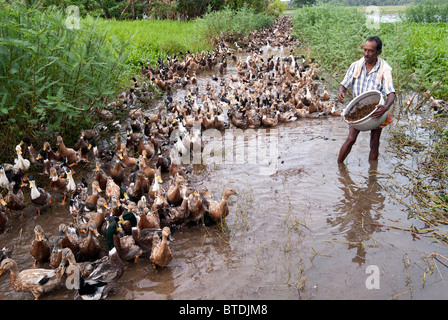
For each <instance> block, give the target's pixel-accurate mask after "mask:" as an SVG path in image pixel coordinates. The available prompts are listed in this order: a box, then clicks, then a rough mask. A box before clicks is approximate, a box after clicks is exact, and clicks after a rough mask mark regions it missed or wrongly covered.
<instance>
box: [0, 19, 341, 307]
mask: <svg viewBox="0 0 448 320" xmlns="http://www.w3.org/2000/svg"><path fill="white" fill-rule="evenodd" d="M297 45H298V44H297V43H296V40H295V39H294V38H293V36H292V23H291V21H290V20H289V19H288V18H287V17H284V18H280V19H277V20H276V21H275V22H274V23H273V25H272V26H271V27H269V28H265V29H260V30H257V31H253V32H251V33H250V34H249V35H248V36H246V37H244V38H243V39H242V40H240V41H233V40H231V41H229V40H228V39H227V41H226V39H221V41H220V42H219V44H218V45H217V46H216V48H215V50H213V51H203V52H198V53H190V52H186V53H182V52H180V53H178V54H176V55H173V56H168V57H167V60H166V61H161V60H160V61H159V62H158V64H157V66H151V64H150V63H149V62H147V63H146V64H145V63H142V68H141V74H140V75H138V76H137V77H135V78H133V80H134V85H133V86H132V88H130V89H129V90H127V91H126V92H124V93H122V94H120V95H119V96H118V98H117V100H116V101H114V102H112V103H110V104H109V105H108V106H107V108H106V109H105V110H102V111H101V115H102V116H103V117H104V118H105V119H106V120H108V119H110V118H111V113H113V110H114V109H115V108H119V107H120V108H122V109H123V108H125V109H127V110H129V117H128V118H127V119H126V120H125V121H124V122H125V128H126V130H125V131H126V139H124V138H123V139H122V137H121V134H120V133H118V134H117V135H116V136H115V137H114V144H115V145H114V147H113V148H110V149H101V147H100V144H101V143H99V142H100V141H99V137H100V135H99V133H98V130H97V129H89V130H82V131H81V133H80V139H79V141H78V142H77V143H76V144H75V145H73V146H66V145H65V143H64V140H63V137H62V136H58V137H57V143H56V144H57V151H54V150H53V149H52V147H51V145H50V143H48V142H46V143H44V145H43V146H42V148H34V146H33V144H32V142H31V141H30V139H28V138H23V139H22V141H20V143H19V144H18V145H17V147H16V151H17V158H16V159H14V162H13V163H10V164H3V165H2V166H1V167H0V187H1V188H3V190H7V194H6V195H5V196H4V197H3V196H2V197H1V199H0V229H1V231H2V232H8V231H9V230H10V226H9V224H8V216H9V215H11V214H13V213H15V212H16V213H18V214H21V215H22V216H23V211H24V210H25V209H26V207H29V206H31V207H33V208H35V210H36V214H37V215H41V214H45V212H48V211H49V210H48V209H47V208H48V207H50V206H52V205H64V207H63V208H65V207H67V222H66V223H65V224H61V225H59V228H58V230H45V231H44V228H43V227H42V226H40V225H36V226H35V228H34V233H35V239H34V241H33V242H32V243H31V245H30V250H29V252H30V256H32V257H33V259H34V268H32V269H26V270H22V271H19V267H18V265H17V263H16V262H15V261H14V259H13V248H12V247H11V248H4V249H3V250H2V251H1V252H0V253H1V257H0V259H1V269H0V274H1V273H3V272H5V271H6V270H9V271H10V274H11V278H10V285H11V287H12V289H14V290H15V291H28V292H32V293H33V294H34V297H35V298H36V299H38V298H39V296H40V295H41V294H43V293H45V292H49V291H53V290H54V289H55V288H60V287H61V286H62V285H63V282H64V280H63V279H64V277H65V278H69V277H72V278H70V279H73V281H72V282H71V283H72V284H73V287H71V288H70V289H74V290H75V291H76V294H75V298H77V297H78V296H81V297H82V298H83V299H104V298H106V297H107V296H108V294H109V293H110V292H113V291H114V290H116V289H117V287H118V286H119V285H118V280H119V279H120V278H121V276H122V275H123V273H124V272H125V269H126V267H125V264H124V263H123V261H136V260H137V259H139V257H141V256H142V255H147V256H149V259H148V260H149V263H151V264H153V266H154V268H163V267H166V266H168V265H169V263H170V261H171V260H172V258H173V254H172V252H171V250H170V246H169V244H170V240H171V241H172V240H173V235H172V234H173V232H175V231H176V230H178V228H180V227H188V226H189V225H193V226H194V225H200V224H203V225H207V226H208V225H210V224H213V223H216V222H217V221H221V220H222V219H225V217H226V216H227V215H228V214H229V207H228V205H227V200H228V198H229V197H230V196H232V195H233V196H237V193H236V191H235V190H234V189H233V188H227V189H226V190H224V191H223V194H222V198H221V199H217V200H214V199H211V197H210V194H209V193H208V191H207V188H204V187H202V188H200V189H199V190H197V189H196V188H195V187H194V186H193V185H192V184H191V175H192V174H193V170H192V169H191V167H189V166H184V165H182V164H181V163H179V162H178V161H175V160H174V159H176V157H175V155H178V154H181V153H182V152H183V151H184V150H185V149H186V148H191V146H192V144H193V143H194V140H195V139H200V138H201V137H200V132H199V135H198V134H197V132H196V131H194V130H192V127H193V124H194V123H200V125H201V129H202V130H206V129H210V128H214V129H217V130H220V131H222V130H226V129H229V128H241V129H246V128H263V127H273V126H276V125H277V124H278V123H281V122H289V121H295V120H297V119H300V118H316V117H319V118H320V117H325V116H329V115H333V116H337V115H340V111H339V112H338V110H336V108H335V102H334V101H331V100H330V96H329V94H328V92H327V91H326V90H325V88H323V90H321V89H320V83H319V81H318V80H319V79H318V71H317V68H316V66H315V64H314V63H313V61H308V60H307V59H305V58H304V57H303V56H295V55H294V54H293V50H291V51H290V52H289V53H288V54H287V55H286V56H285V57H280V56H279V55H277V54H276V52H279V50H278V49H279V48H291V47H293V46H297ZM284 50H285V49H284ZM287 50H289V49H287ZM243 55H246V56H247V57H246V58H244V59H243V58H242V56H243ZM230 60H232V61H233V62H230V63H231V64H233V65H236V73H235V74H231V73H230V72H228V65H227V62H228V61H230ZM200 73H203V74H205V75H207V74H210V75H211V76H210V77H207V80H206V82H205V83H203V86H202V87H201V88H202V89H201V90H200V86H199V82H200V81H204V78H205V77H202V78H201V79H198V78H197V75H198V74H200ZM136 78H139V79H142V80H139V81H137V79H136ZM152 87H157V88H158V89H159V90H161V91H162V92H163V93H164V95H163V102H162V104H161V106H160V107H158V108H157V110H156V112H154V111H149V109H150V102H151V101H152V100H153V96H152V95H153V91H154V90H151V88H152ZM179 88H182V89H183V90H185V92H186V94H185V95H184V97H183V98H182V99H179V100H177V99H175V98H174V97H173V93H175V90H177V89H179ZM202 91H203V92H202ZM198 121H199V122H198ZM121 123H123V121H121ZM174 132H176V135H175V139H173V133H174ZM26 151H27V152H26ZM25 152H26V154H25ZM92 164H94V165H93V166H92ZM32 165H33V166H32ZM36 167H38V168H40V172H37V171H36V170H30V168H36ZM78 168H82V170H83V171H82V172H83V173H84V170H86V168H92V170H93V172H92V173H91V174H90V175H89V177H91V179H90V180H91V181H87V180H89V177H81V180H80V181H75V178H74V174H75V170H76V171H77V170H78ZM89 170H90V169H89ZM42 176H43V177H48V179H49V180H50V182H49V184H48V185H45V187H43V186H39V185H38V183H36V177H42ZM162 179H163V180H165V181H167V180H168V181H169V182H168V183H165V184H163V180H162ZM38 180H39V179H38ZM25 188H29V198H30V201H28V199H27V198H28V196H27V197H25V196H24V192H23V190H24V189H25ZM26 194H27V195H28V193H26ZM45 232H50V233H52V234H57V236H54V237H52V238H51V239H49V237H47V236H46V234H45ZM104 245H107V248H108V250H109V251H108V253H106V252H104V250H103V249H102V248H103V247H104ZM39 264H45V266H49V268H38V265H39ZM73 269H76V270H77V272H73ZM69 270H71V272H69ZM73 277H74V278H73ZM75 284H76V285H75Z"/></svg>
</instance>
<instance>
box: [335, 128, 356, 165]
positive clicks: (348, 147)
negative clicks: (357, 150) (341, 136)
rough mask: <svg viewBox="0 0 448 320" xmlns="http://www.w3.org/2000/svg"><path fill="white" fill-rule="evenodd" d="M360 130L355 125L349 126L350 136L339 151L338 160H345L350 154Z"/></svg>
mask: <svg viewBox="0 0 448 320" xmlns="http://www.w3.org/2000/svg"><path fill="white" fill-rule="evenodd" d="M359 132H360V131H359V130H358V129H355V128H353V127H349V132H348V137H347V139H346V140H345V142H344V144H343V145H342V147H341V150H340V151H339V157H338V162H339V163H340V162H343V161H344V160H345V158H346V157H347V156H348V154H349V153H350V151H351V150H352V147H353V145H354V144H355V142H356V139H357V138H358V134H359Z"/></svg>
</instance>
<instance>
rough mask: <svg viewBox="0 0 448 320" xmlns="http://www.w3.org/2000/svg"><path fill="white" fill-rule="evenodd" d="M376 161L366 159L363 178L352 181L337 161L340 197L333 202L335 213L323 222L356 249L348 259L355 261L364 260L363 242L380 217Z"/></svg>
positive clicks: (345, 167) (344, 167) (344, 168)
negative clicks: (367, 166) (367, 165)
mask: <svg viewBox="0 0 448 320" xmlns="http://www.w3.org/2000/svg"><path fill="white" fill-rule="evenodd" d="M377 167H378V161H370V167H369V170H368V176H367V177H365V182H360V183H356V182H354V181H353V179H352V178H351V176H350V173H349V171H348V169H347V166H346V165H345V164H340V165H339V177H338V179H339V181H340V183H341V186H340V190H341V191H342V197H341V200H340V202H339V203H338V204H337V205H336V206H335V212H336V214H338V216H336V217H331V218H329V219H327V222H328V223H329V224H330V225H332V226H334V227H336V228H337V229H338V230H339V231H340V233H341V234H344V236H345V238H346V240H347V243H348V249H349V250H351V249H356V254H355V256H354V257H353V259H352V261H353V262H356V263H358V264H359V265H362V264H364V262H365V260H366V250H365V245H364V242H365V241H367V240H369V239H370V238H371V235H372V234H373V232H375V231H378V227H377V226H376V225H375V224H374V223H375V222H376V221H378V219H380V218H381V211H382V209H383V208H384V200H385V196H384V195H383V192H382V191H383V190H382V187H381V186H380V185H379V184H378V181H377V175H378V171H377Z"/></svg>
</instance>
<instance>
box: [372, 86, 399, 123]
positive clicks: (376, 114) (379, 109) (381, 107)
mask: <svg viewBox="0 0 448 320" xmlns="http://www.w3.org/2000/svg"><path fill="white" fill-rule="evenodd" d="M394 100H395V92H391V93H389V94H388V95H387V100H386V103H385V104H384V105H382V104H379V105H377V106H376V107H377V109H376V111H375V112H374V113H373V114H372V118H373V119H375V120H378V119H380V118H381V117H382V115H383V114H384V113H385V112H387V110H389V107H390V106H391V105H392V103H394Z"/></svg>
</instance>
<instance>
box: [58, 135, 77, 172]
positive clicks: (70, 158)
mask: <svg viewBox="0 0 448 320" xmlns="http://www.w3.org/2000/svg"><path fill="white" fill-rule="evenodd" d="M56 141H57V142H56V145H58V146H59V151H58V152H59V154H60V156H61V157H62V158H65V159H67V163H68V164H69V166H74V165H76V164H78V163H79V162H80V161H81V160H82V157H81V152H80V151H76V150H75V149H73V148H67V147H66V145H65V144H64V140H63V139H62V137H61V136H57V138H56Z"/></svg>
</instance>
